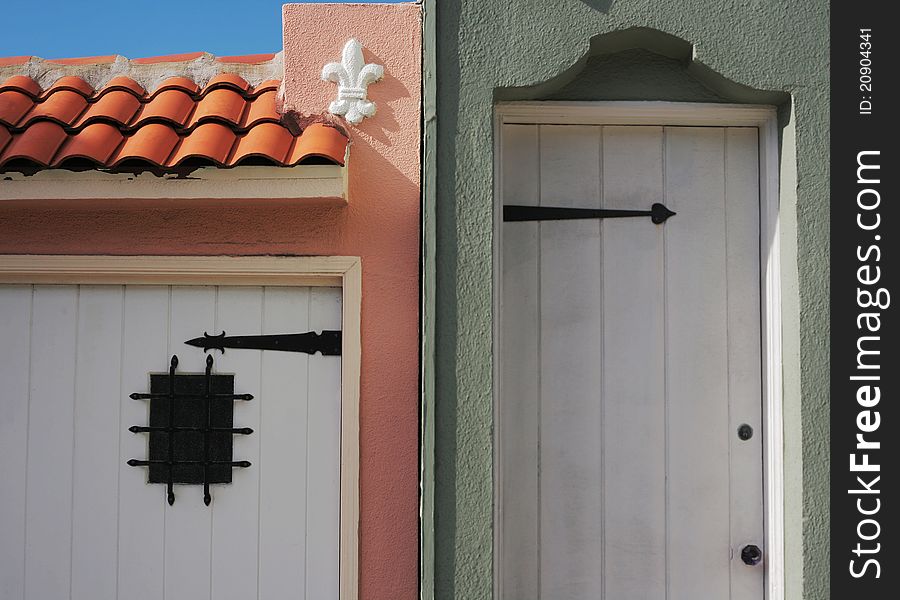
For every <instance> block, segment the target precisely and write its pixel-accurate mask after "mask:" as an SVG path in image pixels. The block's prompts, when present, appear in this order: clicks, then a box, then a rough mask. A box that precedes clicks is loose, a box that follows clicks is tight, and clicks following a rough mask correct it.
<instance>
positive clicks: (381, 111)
mask: <svg viewBox="0 0 900 600" xmlns="http://www.w3.org/2000/svg"><path fill="white" fill-rule="evenodd" d="M363 57H364V59H365V62H366V63H374V64H376V65H384V77H382V79H381V80H380V81H379V82H378V83H376V84H374V85H371V86H369V88H368V97H369V100H371V101H372V102H374V103H375V105H376V106H377V107H378V113H377V114H378V118H377V119H374V120H373V121H372V123H374V124H377V128H375V127H373V126H372V125H371V124H370V123H366V125H368V126H367V127H366V134H367V135H370V136H372V138H374V139H376V140H378V141H379V142H381V143H382V144H385V145H390V140H389V139H388V136H387V134H386V133H385V132H386V131H391V132H395V131H399V130H400V123H399V122H398V121H397V118H396V116H395V115H394V110H393V108H391V104H392V103H393V102H394V101H395V100H398V99H400V98H409V90H408V89H406V86H404V85H403V83H402V82H401V81H400V80H399V79H397V78H396V77H394V75H393V73H391V70H390V67H388V64H389V61H386V60H383V59H382V58H381V57H380V56H378V55H377V54H375V53H373V52H371V51H370V50H369V49H368V48H363Z"/></svg>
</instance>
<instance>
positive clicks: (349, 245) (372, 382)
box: [0, 4, 421, 600]
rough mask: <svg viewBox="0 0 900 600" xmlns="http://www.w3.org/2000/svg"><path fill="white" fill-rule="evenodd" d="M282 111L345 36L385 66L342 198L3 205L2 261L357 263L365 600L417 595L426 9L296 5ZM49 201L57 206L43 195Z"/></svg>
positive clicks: (314, 94) (294, 104)
mask: <svg viewBox="0 0 900 600" xmlns="http://www.w3.org/2000/svg"><path fill="white" fill-rule="evenodd" d="M283 16H284V50H285V52H284V106H285V108H286V109H291V110H295V111H296V112H298V113H300V114H301V115H305V114H314V113H321V112H323V111H324V110H326V109H327V107H328V104H329V102H331V101H332V100H334V99H335V97H336V86H335V85H334V84H333V83H330V82H325V81H322V80H321V79H320V74H321V71H322V67H323V66H324V65H325V64H326V63H328V62H332V61H340V58H341V50H342V49H343V46H344V43H345V42H346V41H347V40H348V39H350V38H351V37H355V38H357V39H359V41H360V42H361V43H362V45H363V47H364V51H363V52H364V56H365V59H366V62H374V63H377V64H380V65H384V69H385V76H384V79H383V80H382V81H380V82H378V83H375V84H372V85H371V86H369V98H370V99H371V100H373V101H374V102H375V103H376V105H377V113H376V114H375V116H374V117H371V118H367V119H365V120H364V121H363V122H362V123H360V124H359V125H358V126H352V125H348V126H347V130H348V132H349V134H350V137H351V140H352V145H351V149H350V163H349V185H348V199H349V203H348V205H347V206H344V207H329V206H308V205H304V203H303V202H302V201H297V202H290V201H285V200H283V199H282V200H278V201H277V202H266V201H255V200H251V201H246V202H236V201H233V200H232V201H227V202H220V201H216V200H209V201H192V200H167V201H155V202H139V201H134V200H128V201H126V200H122V201H118V202H117V201H115V199H111V200H110V201H105V200H104V201H102V202H94V201H89V202H87V203H85V202H82V201H79V200H72V201H66V202H60V201H51V202H41V201H36V202H35V203H34V204H33V205H31V206H29V205H23V203H22V202H15V203H14V204H8V205H3V204H0V253H2V254H115V255H215V254H225V255H267V254H276V255H354V256H360V257H362V265H363V307H362V340H363V350H362V375H361V377H362V381H361V407H360V455H361V456H360V461H361V464H360V503H361V504H360V528H359V531H360V573H359V582H360V585H359V590H360V598H361V599H364V600H376V599H377V600H382V599H383V600H398V599H409V600H412V599H413V598H415V597H416V596H417V587H418V315H419V279H418V277H419V223H420V219H419V206H420V200H419V168H420V165H419V150H420V148H419V140H420V88H421V73H420V64H421V22H420V19H421V14H420V7H419V5H416V4H381V5H379V4H355V5H354V4H350V5H348V4H340V5H334V4H291V5H286V6H285V7H284V11H283ZM48 200H52V199H48Z"/></svg>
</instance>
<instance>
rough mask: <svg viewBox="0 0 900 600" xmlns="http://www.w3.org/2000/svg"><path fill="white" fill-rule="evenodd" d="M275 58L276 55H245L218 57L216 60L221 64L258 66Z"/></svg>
mask: <svg viewBox="0 0 900 600" xmlns="http://www.w3.org/2000/svg"><path fill="white" fill-rule="evenodd" d="M273 58H275V54H274V53H272V54H244V55H242V56H217V57H216V60H217V61H218V62H221V63H232V64H245V65H256V64H259V63H264V62H269V61H270V60H272V59H273Z"/></svg>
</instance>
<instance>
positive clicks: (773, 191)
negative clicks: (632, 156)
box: [493, 102, 784, 600]
mask: <svg viewBox="0 0 900 600" xmlns="http://www.w3.org/2000/svg"><path fill="white" fill-rule="evenodd" d="M511 123H519V124H555V125H566V124H572V125H661V126H665V125H672V126H677V125H681V126H716V127H726V126H728V127H756V128H757V129H758V130H759V178H760V181H759V183H760V185H759V189H760V220H759V225H760V240H761V243H760V267H761V269H762V273H761V277H760V279H761V280H760V297H761V300H762V302H761V305H762V314H761V315H760V318H761V319H762V328H761V329H762V336H763V339H762V351H763V357H762V367H763V369H762V373H763V420H764V438H763V473H764V482H763V490H764V498H765V506H764V514H765V522H764V527H765V535H766V540H765V548H766V560H765V562H764V565H765V590H766V598H767V599H768V600H784V448H783V415H784V413H783V397H782V389H783V388H782V362H781V352H782V346H781V343H782V342H781V323H782V316H781V248H780V226H779V187H778V172H779V169H778V164H779V158H778V155H779V154H778V119H777V113H776V110H775V108H774V107H772V106H759V105H742V104H710V103H692V102H509V103H500V104H497V105H496V107H495V111H494V132H493V133H494V238H493V239H494V248H493V256H494V259H493V263H494V265H493V266H494V272H493V279H494V281H493V293H494V298H493V311H494V319H493V327H494V330H493V339H494V348H501V347H502V345H501V341H500V330H501V327H500V319H499V315H500V300H501V298H502V296H503V294H502V289H501V284H502V280H503V277H502V274H503V263H502V256H503V252H502V243H503V239H502V237H503V228H502V223H503V219H502V206H501V204H502V202H501V200H500V199H501V198H502V193H501V191H502V189H503V187H502V186H503V178H502V175H503V173H502V170H501V168H500V165H501V164H502V157H501V155H500V152H501V144H500V133H501V128H502V126H503V125H507V124H511ZM762 242H765V243H762ZM501 360H502V359H501V357H500V355H499V353H495V354H494V369H493V378H494V399H493V402H494V415H498V414H499V399H500V397H501V393H500V373H501V367H502V365H501ZM502 434H503V432H502V427H501V425H500V423H498V421H497V419H496V418H495V419H494V596H495V597H496V598H500V597H502V595H501V592H502V590H501V589H500V582H501V580H502V578H501V577H499V576H498V571H499V568H500V567H499V565H500V561H499V550H500V548H499V540H500V539H501V536H500V535H499V534H498V532H497V528H498V527H500V523H502V520H501V519H500V511H501V510H502V506H503V502H502V500H503V499H502V488H501V486H500V482H501V481H502V477H501V474H502V469H503V465H502V463H501V461H500V455H499V453H498V452H497V449H498V448H499V447H500V441H499V440H500V436H502Z"/></svg>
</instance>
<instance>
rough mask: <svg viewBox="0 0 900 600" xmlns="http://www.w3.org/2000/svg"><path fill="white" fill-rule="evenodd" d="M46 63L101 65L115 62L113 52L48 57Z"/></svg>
mask: <svg viewBox="0 0 900 600" xmlns="http://www.w3.org/2000/svg"><path fill="white" fill-rule="evenodd" d="M47 62H48V63H53V64H56V65H103V64H109V63H112V62H116V55H115V54H108V55H106V56H81V57H78V58H50V59H47Z"/></svg>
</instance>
